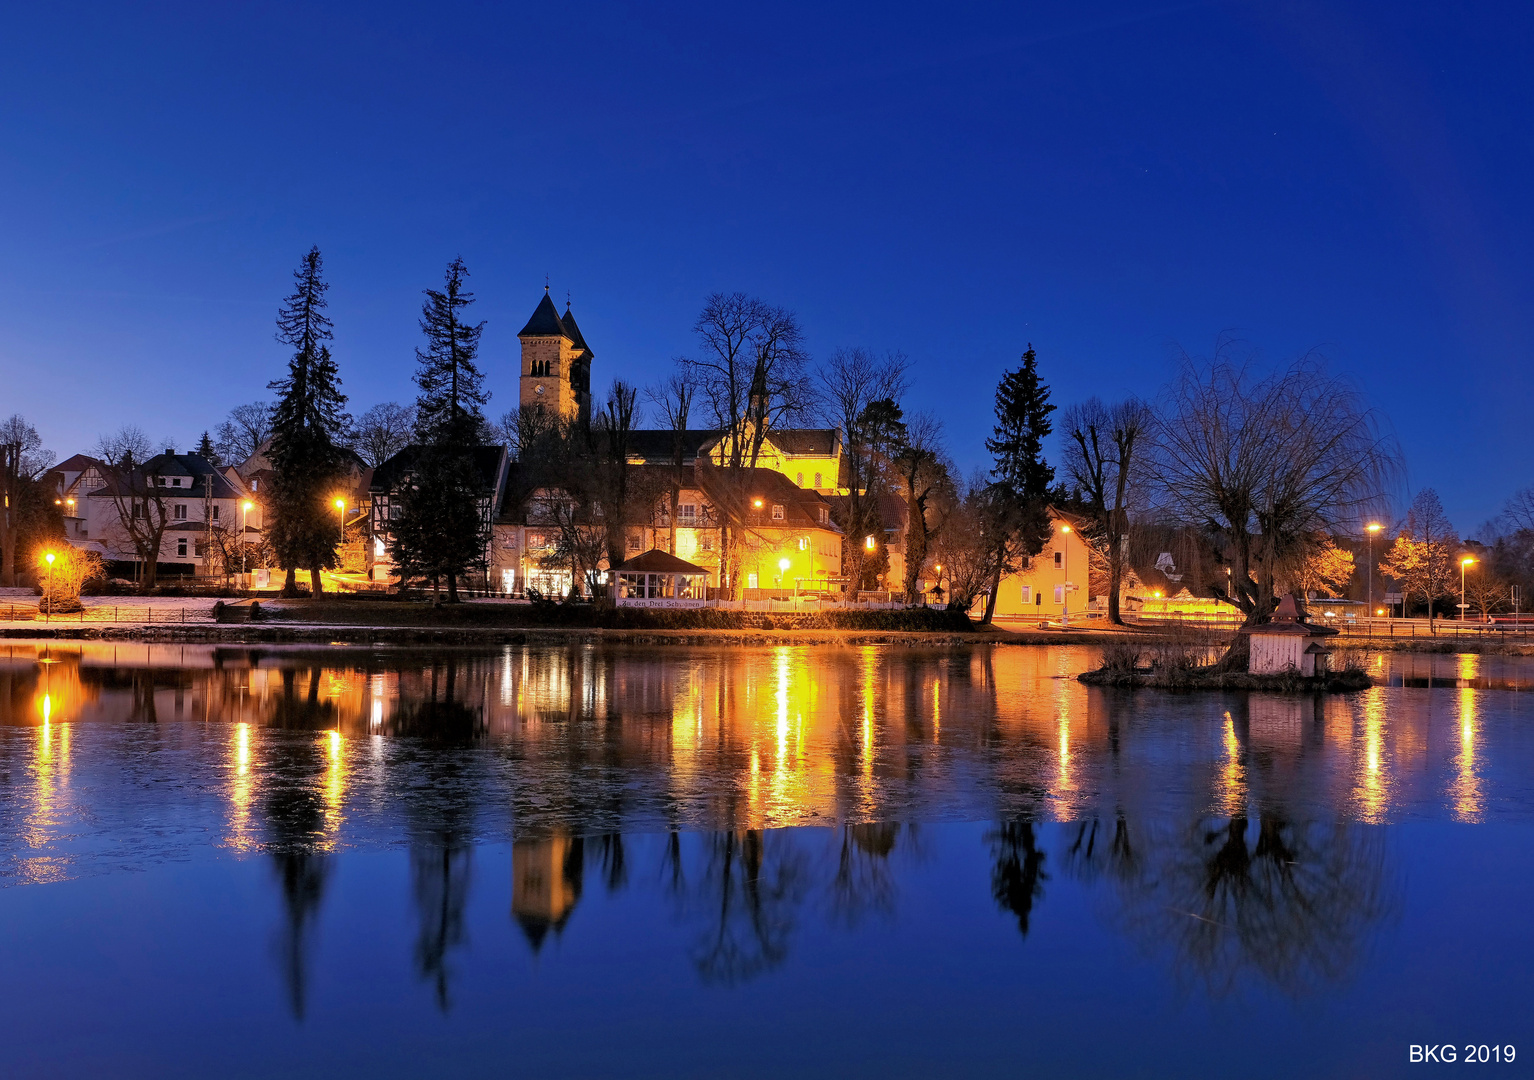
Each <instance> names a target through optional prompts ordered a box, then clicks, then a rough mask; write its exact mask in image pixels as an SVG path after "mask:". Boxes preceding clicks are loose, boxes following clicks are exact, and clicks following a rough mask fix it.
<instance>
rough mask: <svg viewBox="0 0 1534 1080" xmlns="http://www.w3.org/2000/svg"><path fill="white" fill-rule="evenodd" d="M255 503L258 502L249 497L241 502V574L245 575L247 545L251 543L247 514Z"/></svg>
mask: <svg viewBox="0 0 1534 1080" xmlns="http://www.w3.org/2000/svg"><path fill="white" fill-rule="evenodd" d="M255 505H256V504H255V503H253V502H251V501H250V500H249V499H246V500H245V501H244V502H242V503H241V504H240V574H241V576H244V574H245V546H246V545H247V544H249V543H250V539H249V537H247V536H246V535H245V515H247V514H249V513H250V511H251V508H252V507H254V506H255Z"/></svg>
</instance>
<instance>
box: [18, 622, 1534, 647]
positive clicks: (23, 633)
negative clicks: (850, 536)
mask: <svg viewBox="0 0 1534 1080" xmlns="http://www.w3.org/2000/svg"><path fill="white" fill-rule="evenodd" d="M1159 637H1160V635H1158V634H1155V633H1147V632H1145V631H1140V630H1108V629H1092V630H1065V629H1049V630H1039V629H1017V630H1013V629H1009V628H1006V627H1000V626H991V627H977V628H976V629H973V630H969V631H957V630H954V631H948V630H943V631H934V630H882V629H868V630H862V629H850V628H849V629H828V628H804V629H797V628H788V627H784V628H776V629H756V628H738V629H713V628H689V629H681V628H679V629H661V628H651V627H595V626H558V625H545V626H537V625H533V626H527V625H523V626H510V625H509V626H493V625H483V624H479V625H457V626H454V625H443V624H440V623H438V624H431V623H413V624H402V623H369V624H356V623H342V622H335V623H327V622H301V621H297V620H295V621H293V622H291V623H289V622H286V621H285V620H280V619H274V620H272V621H270V622H261V623H212V622H203V621H199V622H195V623H190V622H189V623H164V624H160V623H153V624H151V623H121V624H109V625H102V624H100V623H95V624H92V623H89V622H87V623H83V624H81V623H75V624H72V625H71V624H64V625H54V626H47V625H42V624H37V623H30V622H29V623H23V624H11V625H8V626H7V625H0V639H3V640H8V641H21V640H44V641H148V642H186V643H209V644H286V643H292V644H316V643H322V644H331V643H335V644H346V645H402V646H423V645H424V646H433V645H450V646H492V645H523V644H543V643H547V644H563V643H568V642H572V641H574V642H591V643H597V642H613V643H624V644H642V645H684V646H699V645H827V646H837V645H841V646H857V645H905V646H910V647H934V648H952V647H957V646H974V645H1025V646H1032V645H1046V646H1056V645H1097V644H1103V643H1105V642H1107V641H1112V640H1120V639H1123V638H1133V639H1137V640H1142V641H1155V640H1157V639H1158V638H1159ZM1337 646H1338V647H1339V648H1343V649H1359V650H1365V651H1374V652H1414V653H1428V654H1433V653H1436V654H1456V653H1470V654H1482V655H1502V656H1534V643H1528V644H1525V643H1518V642H1502V641H1467V640H1464V639H1459V640H1455V639H1453V638H1449V639H1440V640H1433V639H1431V638H1400V637H1397V638H1389V637H1362V636H1360V637H1350V636H1345V637H1343V638H1341V639H1339V640H1338V642H1337Z"/></svg>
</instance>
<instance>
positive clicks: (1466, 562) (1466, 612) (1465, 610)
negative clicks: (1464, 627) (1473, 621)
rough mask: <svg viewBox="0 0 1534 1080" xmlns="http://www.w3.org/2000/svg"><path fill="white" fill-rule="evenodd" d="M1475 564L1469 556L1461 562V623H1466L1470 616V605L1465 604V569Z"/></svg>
mask: <svg viewBox="0 0 1534 1080" xmlns="http://www.w3.org/2000/svg"><path fill="white" fill-rule="evenodd" d="M1473 562H1475V560H1474V559H1472V558H1471V557H1470V556H1469V555H1466V556H1465V557H1464V558H1463V559H1461V560H1460V561H1459V621H1460V622H1464V621H1465V616H1467V615H1469V614H1470V605H1469V604H1467V603H1465V567H1467V566H1469V565H1470V564H1471V563H1473Z"/></svg>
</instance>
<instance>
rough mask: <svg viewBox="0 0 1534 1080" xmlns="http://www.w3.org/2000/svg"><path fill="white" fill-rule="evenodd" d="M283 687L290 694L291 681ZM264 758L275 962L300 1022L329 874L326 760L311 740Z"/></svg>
mask: <svg viewBox="0 0 1534 1080" xmlns="http://www.w3.org/2000/svg"><path fill="white" fill-rule="evenodd" d="M284 685H285V687H286V688H287V690H288V691H289V692H291V691H292V680H291V679H287V680H284ZM276 710H277V712H278V713H279V714H284V715H286V716H287V718H289V719H292V718H293V717H294V715H295V712H294V707H292V704H291V702H290V703H289V707H287V708H285V707H284V705H283V703H282V702H281V701H279V702H278V703H277V705H276ZM266 756H267V761H266V768H265V776H264V778H263V788H264V791H263V795H262V798H261V802H260V805H261V813H262V815H263V817H264V818H265V825H266V830H265V831H266V848H267V850H268V851H269V852H270V854H271V857H272V859H273V862H274V869H275V871H276V877H277V882H278V884H279V886H280V887H281V889H282V901H283V908H284V914H285V916H286V918H285V922H284V924H283V927H282V929H281V931H280V932H279V934H278V938H277V942H276V953H277V964H278V967H279V969H280V970H281V972H282V977H283V981H284V982H285V983H286V984H287V989H288V1001H289V1004H290V1005H291V1007H292V1009H293V1015H294V1016H295V1017H297V1018H298V1019H300V1020H302V1019H303V1016H304V1007H305V998H306V991H307V986H308V955H309V953H310V951H311V949H312V948H313V931H314V925H315V923H316V922H317V920H318V916H319V909H320V902H321V900H322V899H323V898H324V893H325V886H326V883H327V882H328V880H329V878H330V875H331V871H332V865H331V860H330V857H329V856H328V855H326V854H324V853H322V852H321V851H319V850H318V845H319V844H320V843H321V842H322V840H323V825H324V815H325V807H324V804H323V802H322V800H321V798H320V794H319V791H318V784H319V778H320V777H321V776H322V775H323V773H324V771H325V759H324V756H323V755H322V754H321V752H320V750H319V748H318V747H317V746H316V745H315V744H314V743H313V742H311V741H305V742H293V741H289V740H287V739H284V738H280V737H279V738H274V739H272V740H271V741H270V743H269V744H268V747H267V755H266Z"/></svg>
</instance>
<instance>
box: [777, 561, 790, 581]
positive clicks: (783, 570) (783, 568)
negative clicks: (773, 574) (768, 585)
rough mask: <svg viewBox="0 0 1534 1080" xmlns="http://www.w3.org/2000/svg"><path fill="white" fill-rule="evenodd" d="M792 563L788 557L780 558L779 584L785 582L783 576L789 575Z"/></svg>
mask: <svg viewBox="0 0 1534 1080" xmlns="http://www.w3.org/2000/svg"><path fill="white" fill-rule="evenodd" d="M791 565H792V564H791V563H790V562H789V561H788V559H787V558H786V557H785V558H782V559H779V560H778V584H779V585H782V584H783V578H784V576H785V575H787V573H788V568H789V566H791Z"/></svg>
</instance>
